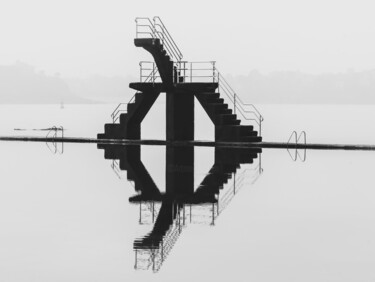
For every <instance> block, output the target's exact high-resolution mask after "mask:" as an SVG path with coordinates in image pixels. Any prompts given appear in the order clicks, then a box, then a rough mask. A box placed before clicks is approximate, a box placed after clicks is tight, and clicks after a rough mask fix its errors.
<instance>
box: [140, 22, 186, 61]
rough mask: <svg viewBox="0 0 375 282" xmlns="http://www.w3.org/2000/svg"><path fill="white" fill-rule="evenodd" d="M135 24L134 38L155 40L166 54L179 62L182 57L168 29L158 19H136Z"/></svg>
mask: <svg viewBox="0 0 375 282" xmlns="http://www.w3.org/2000/svg"><path fill="white" fill-rule="evenodd" d="M135 22H136V38H155V39H159V40H160V42H161V44H163V47H164V49H165V50H166V52H167V54H168V55H169V56H170V57H171V58H173V59H174V60H176V61H181V59H182V57H183V55H182V52H181V51H180V49H179V48H178V46H177V44H176V42H175V41H174V40H173V38H172V36H171V35H170V33H169V31H168V29H167V28H166V27H165V25H164V23H163V21H162V20H161V19H160V17H158V16H156V17H154V18H153V19H152V20H151V19H150V18H145V17H138V18H136V19H135Z"/></svg>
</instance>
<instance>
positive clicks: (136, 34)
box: [135, 19, 138, 38]
mask: <svg viewBox="0 0 375 282" xmlns="http://www.w3.org/2000/svg"><path fill="white" fill-rule="evenodd" d="M135 38H138V20H137V19H135Z"/></svg>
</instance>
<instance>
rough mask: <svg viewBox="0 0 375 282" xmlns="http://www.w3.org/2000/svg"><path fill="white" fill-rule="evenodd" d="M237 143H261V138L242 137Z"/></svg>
mask: <svg viewBox="0 0 375 282" xmlns="http://www.w3.org/2000/svg"><path fill="white" fill-rule="evenodd" d="M239 142H262V137H261V136H253V137H243V138H241V140H239Z"/></svg>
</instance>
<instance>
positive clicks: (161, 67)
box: [134, 38, 174, 88]
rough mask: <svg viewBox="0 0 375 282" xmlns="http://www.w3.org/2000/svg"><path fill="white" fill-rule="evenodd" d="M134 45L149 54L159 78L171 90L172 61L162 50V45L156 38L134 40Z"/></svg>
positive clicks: (163, 49)
mask: <svg viewBox="0 0 375 282" xmlns="http://www.w3.org/2000/svg"><path fill="white" fill-rule="evenodd" d="M134 44H135V46H137V47H143V48H144V49H145V50H147V51H148V52H150V54H151V55H152V56H153V58H154V60H155V63H156V66H157V68H158V71H159V74H160V77H161V79H162V81H163V83H164V84H165V86H166V87H167V88H168V87H169V88H171V87H172V85H173V80H174V79H173V77H174V76H173V75H174V74H173V65H174V63H173V60H172V59H171V57H170V56H169V55H168V53H167V51H166V50H165V48H164V45H163V44H162V43H161V41H160V39H158V38H136V39H134Z"/></svg>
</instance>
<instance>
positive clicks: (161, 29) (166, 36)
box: [153, 16, 183, 61]
mask: <svg viewBox="0 0 375 282" xmlns="http://www.w3.org/2000/svg"><path fill="white" fill-rule="evenodd" d="M153 21H154V28H155V32H156V33H157V35H161V36H162V38H160V37H159V38H160V39H161V40H162V42H163V44H166V45H167V46H168V48H169V50H170V53H171V55H173V57H174V58H175V59H176V60H177V61H181V59H182V57H183V55H182V53H181V51H180V49H179V48H178V46H177V44H176V42H175V41H174V40H173V38H172V36H171V35H170V33H169V31H168V29H167V28H166V27H165V25H164V23H163V22H162V20H161V19H160V17H158V16H156V17H154V18H153Z"/></svg>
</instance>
